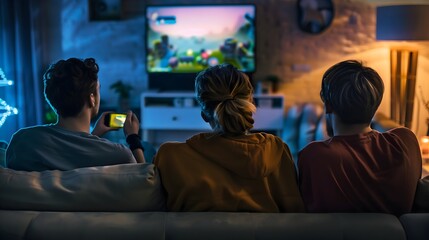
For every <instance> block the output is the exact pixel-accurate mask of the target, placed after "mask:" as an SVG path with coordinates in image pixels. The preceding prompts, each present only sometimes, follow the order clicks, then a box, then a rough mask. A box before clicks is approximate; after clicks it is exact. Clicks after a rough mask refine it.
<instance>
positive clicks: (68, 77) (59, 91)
mask: <svg viewBox="0 0 429 240" xmlns="http://www.w3.org/2000/svg"><path fill="white" fill-rule="evenodd" d="M98 71H99V68H98V64H97V63H96V62H95V59H94V58H86V59H78V58H69V59H67V60H60V61H58V62H56V63H55V64H52V65H50V66H49V68H48V69H47V70H46V72H45V74H44V75H43V79H44V84H45V99H46V101H47V102H48V103H49V105H50V106H51V107H52V109H53V110H54V111H55V112H56V113H57V114H58V115H60V116H62V117H74V116H76V115H77V114H78V113H79V112H80V111H81V110H82V108H83V107H84V105H85V103H89V101H90V95H91V93H92V94H96V93H97V91H96V90H97V82H98Z"/></svg>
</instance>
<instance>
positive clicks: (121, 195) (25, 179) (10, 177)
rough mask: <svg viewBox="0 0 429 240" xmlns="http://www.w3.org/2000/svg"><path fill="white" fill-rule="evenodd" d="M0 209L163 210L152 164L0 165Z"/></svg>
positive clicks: (160, 190) (157, 176) (159, 187)
mask: <svg viewBox="0 0 429 240" xmlns="http://www.w3.org/2000/svg"><path fill="white" fill-rule="evenodd" d="M0 192H1V194H0V209H8V210H35V211H94V212H95V211H111V212H113V211H121V212H122V211H163V210H165V197H164V195H163V188H162V186H161V182H160V178H159V175H158V173H157V170H156V168H155V166H154V165H153V164H147V163H141V164H136V163H130V164H120V165H111V166H100V167H86V168H78V169H74V170H69V171H60V170H50V171H42V172H25V171H15V170H12V169H7V168H0Z"/></svg>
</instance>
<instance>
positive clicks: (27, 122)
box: [0, 0, 43, 141]
mask: <svg viewBox="0 0 429 240" xmlns="http://www.w3.org/2000/svg"><path fill="white" fill-rule="evenodd" d="M40 5H41V4H40V0H6V1H0V68H2V69H3V71H4V73H5V75H6V77H7V79H10V80H13V81H14V82H15V83H14V85H12V86H7V87H0V98H2V99H4V100H5V101H6V102H7V103H8V104H9V105H11V106H13V107H16V108H17V109H18V111H19V112H18V115H12V116H9V117H8V118H7V119H6V122H5V123H4V125H3V126H2V127H0V140H6V141H9V140H10V137H11V136H12V134H13V133H14V132H15V131H17V130H18V129H19V128H22V127H27V126H32V125H37V124H41V123H42V114H43V109H42V101H43V82H42V74H43V73H42V72H41V70H40V67H41V46H42V44H40V39H41V37H40V33H41V31H40V25H41V24H40V22H41V21H40V19H41V16H40V15H41V14H40Z"/></svg>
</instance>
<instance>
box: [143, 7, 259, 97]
mask: <svg viewBox="0 0 429 240" xmlns="http://www.w3.org/2000/svg"><path fill="white" fill-rule="evenodd" d="M207 6H214V7H222V6H225V7H229V6H231V7H232V6H251V7H253V9H254V19H255V26H254V31H255V39H254V50H253V52H254V53H253V54H254V64H255V67H254V68H253V70H252V71H243V72H244V73H245V74H246V75H248V76H249V78H250V79H252V75H253V74H254V73H255V72H256V70H257V67H258V64H257V55H256V52H257V34H256V33H257V26H256V19H257V8H256V4H254V3H232V4H228V3H222V4H148V5H146V6H145V17H144V19H145V37H144V38H145V54H144V62H145V72H146V74H147V76H148V89H149V90H150V91H160V92H164V91H194V81H195V77H196V76H197V74H198V72H192V73H175V72H174V73H173V72H149V71H148V67H147V66H148V58H147V54H148V49H149V43H148V41H147V39H148V32H149V22H148V20H147V17H148V9H149V8H150V7H207ZM252 82H253V81H252Z"/></svg>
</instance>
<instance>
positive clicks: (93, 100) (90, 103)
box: [89, 93, 95, 107]
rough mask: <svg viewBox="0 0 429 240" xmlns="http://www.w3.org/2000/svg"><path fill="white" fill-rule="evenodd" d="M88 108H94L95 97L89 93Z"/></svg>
mask: <svg viewBox="0 0 429 240" xmlns="http://www.w3.org/2000/svg"><path fill="white" fill-rule="evenodd" d="M89 106H90V107H95V96H94V94H93V93H91V94H90V95H89Z"/></svg>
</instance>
